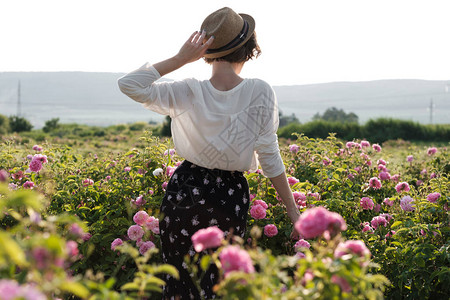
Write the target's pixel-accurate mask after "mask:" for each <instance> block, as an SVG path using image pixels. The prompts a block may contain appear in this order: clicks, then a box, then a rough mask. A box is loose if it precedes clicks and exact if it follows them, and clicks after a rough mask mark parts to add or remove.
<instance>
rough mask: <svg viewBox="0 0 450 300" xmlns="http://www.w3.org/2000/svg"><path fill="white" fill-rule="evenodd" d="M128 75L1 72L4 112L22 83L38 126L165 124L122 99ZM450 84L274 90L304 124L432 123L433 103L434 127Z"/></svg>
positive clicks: (444, 117) (449, 99)
mask: <svg viewBox="0 0 450 300" xmlns="http://www.w3.org/2000/svg"><path fill="white" fill-rule="evenodd" d="M122 75H123V73H96V72H0V114H3V115H14V114H16V113H17V90H18V81H19V80H20V82H21V103H22V105H21V110H22V115H23V116H25V117H26V118H27V119H29V120H30V121H31V122H32V124H33V125H34V126H35V127H36V128H40V127H42V126H43V125H44V123H45V121H46V120H49V119H51V118H56V117H59V118H60V122H62V123H82V124H89V125H99V126H106V125H111V124H118V123H133V122H136V121H146V122H148V121H156V122H160V121H162V120H163V118H164V117H163V116H160V115H158V114H156V113H153V112H151V111H148V110H145V109H143V108H142V107H141V105H140V104H138V103H136V102H134V101H132V100H131V99H129V98H127V97H126V96H125V95H123V94H122V93H121V92H120V90H119V88H118V86H117V78H119V77H120V76H122ZM448 83H450V81H427V80H401V79H398V80H377V81H368V82H333V83H321V84H310V85H295V86H275V87H274V90H275V91H276V94H277V97H278V102H279V108H280V110H281V111H282V113H283V114H284V115H290V114H292V113H295V115H296V116H297V117H298V119H299V120H300V121H301V122H307V121H310V120H311V118H312V116H313V115H314V114H315V113H317V112H320V113H323V112H324V111H325V110H326V109H327V108H329V107H332V106H334V107H337V108H342V109H344V110H345V111H346V112H350V111H352V112H354V113H356V114H357V115H358V116H359V120H360V123H364V122H365V121H367V120H368V119H370V118H377V117H393V118H399V119H406V120H413V121H418V122H421V123H429V111H428V110H427V107H429V105H430V99H431V98H432V99H433V102H434V104H435V108H434V115H433V123H450V93H446V92H445V86H446V84H448Z"/></svg>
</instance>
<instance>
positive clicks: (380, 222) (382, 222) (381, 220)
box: [370, 216, 388, 230]
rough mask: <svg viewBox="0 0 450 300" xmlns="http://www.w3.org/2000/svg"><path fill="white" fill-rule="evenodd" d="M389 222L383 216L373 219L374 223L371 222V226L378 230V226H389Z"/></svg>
mask: <svg viewBox="0 0 450 300" xmlns="http://www.w3.org/2000/svg"><path fill="white" fill-rule="evenodd" d="M387 223H388V222H387V220H386V219H385V218H384V217H382V216H377V217H373V218H372V221H370V224H371V225H372V227H373V228H374V229H375V230H376V229H377V228H378V226H384V227H386V226H387Z"/></svg>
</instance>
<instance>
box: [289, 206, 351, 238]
mask: <svg viewBox="0 0 450 300" xmlns="http://www.w3.org/2000/svg"><path fill="white" fill-rule="evenodd" d="M295 229H296V230H297V231H298V232H299V233H300V234H301V235H302V236H304V237H305V238H307V239H309V238H314V237H317V236H321V235H324V236H325V238H327V237H329V236H330V235H334V234H336V233H337V232H338V231H342V230H345V229H347V225H346V224H345V221H344V219H343V218H342V217H341V216H340V215H339V214H337V213H334V212H330V211H328V210H327V209H326V208H324V207H322V206H319V207H314V208H310V209H307V210H306V211H305V212H304V213H303V214H302V215H301V216H300V218H299V219H298V220H297V222H295Z"/></svg>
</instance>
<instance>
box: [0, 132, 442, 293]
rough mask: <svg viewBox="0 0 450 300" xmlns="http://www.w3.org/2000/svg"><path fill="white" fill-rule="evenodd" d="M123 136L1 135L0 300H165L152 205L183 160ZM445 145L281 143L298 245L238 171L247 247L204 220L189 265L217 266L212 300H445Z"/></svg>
mask: <svg viewBox="0 0 450 300" xmlns="http://www.w3.org/2000/svg"><path fill="white" fill-rule="evenodd" d="M130 127H131V126H127V125H122V127H121V128H120V130H119V129H117V128H116V129H117V131H107V132H103V133H102V134H97V135H95V134H93V135H85V136H81V135H78V136H68V137H57V136H50V135H45V134H40V135H33V134H28V135H27V134H15V135H5V136H3V138H2V140H1V141H0V143H1V144H0V223H1V230H0V299H3V300H8V299H33V300H35V299H160V298H161V288H162V286H163V285H164V284H165V282H164V279H165V276H166V274H172V275H174V276H177V271H176V269H175V268H173V267H172V266H170V265H164V264H162V258H161V252H160V251H159V248H160V242H159V232H160V228H159V222H158V220H159V219H161V218H164V216H161V215H160V214H159V207H160V203H161V200H162V198H163V196H164V188H165V186H166V185H167V182H168V180H169V178H170V175H171V174H172V173H173V171H174V170H175V168H176V167H177V165H178V164H179V163H181V162H182V161H183V158H182V157H179V156H178V155H177V152H176V149H173V148H174V147H173V143H172V141H171V140H170V139H161V138H159V137H156V136H154V135H152V134H151V133H150V132H147V131H144V132H143V131H141V130H133V129H132V128H130ZM447 146H448V143H447V144H442V143H441V144H423V143H411V142H407V141H401V140H397V141H387V142H384V143H383V144H380V145H379V144H376V143H373V142H372V141H371V139H370V137H367V140H353V141H346V140H339V139H337V138H336V137H334V135H330V136H329V137H328V138H325V139H312V138H308V137H306V136H303V135H296V136H293V138H292V139H291V140H285V139H282V140H280V150H281V153H282V157H283V159H284V162H285V165H286V172H287V175H288V180H289V184H290V186H291V189H292V191H293V194H294V197H295V201H296V203H297V206H298V209H299V210H300V212H301V213H302V215H301V217H300V219H299V220H298V221H297V223H296V224H295V228H296V229H297V230H298V231H299V233H300V235H301V239H300V240H292V239H291V238H290V234H291V232H292V229H293V225H292V223H291V222H290V220H289V218H288V217H287V215H286V211H285V208H284V205H283V204H282V202H281V200H280V199H279V198H278V195H277V193H276V191H275V189H274V188H273V187H272V185H271V183H270V180H269V179H268V178H266V177H265V176H264V175H263V174H262V172H261V171H260V170H258V171H256V172H254V173H249V172H247V173H245V176H246V177H247V180H248V182H249V186H250V194H251V197H250V201H251V204H250V209H249V212H248V222H247V233H246V236H245V237H244V238H243V239H242V238H240V237H237V236H233V234H232V232H225V233H224V232H222V231H221V230H220V229H218V228H217V227H215V226H213V225H214V222H211V225H212V226H211V227H209V228H207V229H204V230H200V231H198V232H197V233H196V234H195V235H194V236H193V238H192V239H193V244H194V248H195V250H196V251H197V253H198V254H196V256H195V257H196V259H195V260H194V261H189V260H188V259H186V267H187V268H188V269H189V270H191V272H192V274H193V277H194V278H195V279H200V278H201V277H202V274H203V272H204V270H206V269H207V268H208V266H209V265H210V264H215V265H216V266H217V267H218V268H219V270H220V279H219V283H218V284H217V285H216V286H215V292H216V294H217V295H218V297H219V298H222V299H384V298H386V299H448V295H450V254H449V248H450V242H449V236H450V233H449V220H450V219H449V211H448V205H449V201H450V189H449V179H450V178H449V172H450V162H449V153H448V149H447ZM161 229H162V228H161Z"/></svg>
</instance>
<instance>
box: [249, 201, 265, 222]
mask: <svg viewBox="0 0 450 300" xmlns="http://www.w3.org/2000/svg"><path fill="white" fill-rule="evenodd" d="M250 215H251V216H252V218H254V219H258V220H259V219H264V218H265V217H266V209H265V208H264V207H263V206H262V205H258V204H257V205H252V207H251V208H250Z"/></svg>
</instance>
